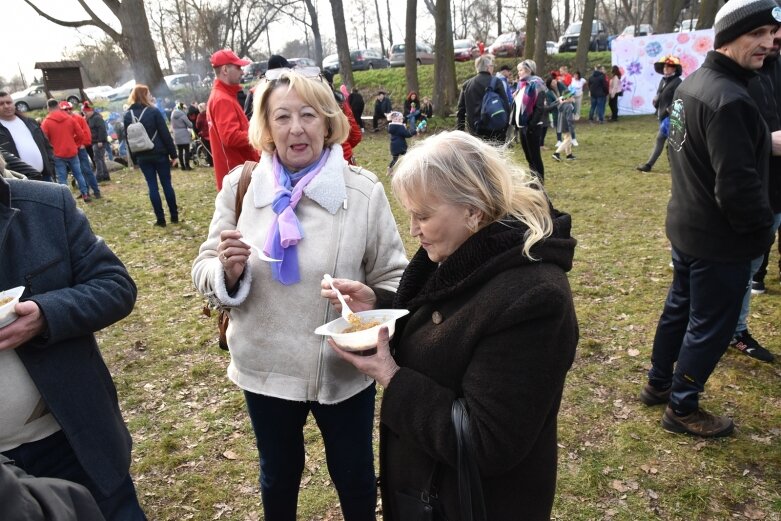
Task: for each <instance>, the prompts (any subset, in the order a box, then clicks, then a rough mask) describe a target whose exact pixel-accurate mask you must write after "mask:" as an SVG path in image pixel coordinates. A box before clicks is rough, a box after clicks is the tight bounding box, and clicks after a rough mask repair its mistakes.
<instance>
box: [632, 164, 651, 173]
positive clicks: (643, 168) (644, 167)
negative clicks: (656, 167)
mask: <svg viewBox="0 0 781 521" xmlns="http://www.w3.org/2000/svg"><path fill="white" fill-rule="evenodd" d="M635 170H639V171H641V172H650V171H651V165H649V164H648V163H644V164H642V165H640V166H637V167H635Z"/></svg>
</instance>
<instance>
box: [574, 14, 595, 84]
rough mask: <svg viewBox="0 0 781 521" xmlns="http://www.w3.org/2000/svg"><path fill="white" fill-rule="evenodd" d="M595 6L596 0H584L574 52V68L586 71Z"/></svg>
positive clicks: (586, 72)
mask: <svg viewBox="0 0 781 521" xmlns="http://www.w3.org/2000/svg"><path fill="white" fill-rule="evenodd" d="M596 8H597V0H586V2H585V5H584V6H583V17H582V18H581V24H580V35H579V36H578V51H577V53H576V54H575V70H579V71H584V74H588V71H586V60H587V59H588V49H589V47H590V46H591V25H592V23H593V22H594V11H595V10H596Z"/></svg>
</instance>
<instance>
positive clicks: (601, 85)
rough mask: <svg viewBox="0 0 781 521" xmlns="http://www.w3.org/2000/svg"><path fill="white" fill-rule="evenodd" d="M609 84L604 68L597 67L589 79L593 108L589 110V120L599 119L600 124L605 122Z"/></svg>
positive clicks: (589, 91)
mask: <svg viewBox="0 0 781 521" xmlns="http://www.w3.org/2000/svg"><path fill="white" fill-rule="evenodd" d="M607 92H608V83H607V77H605V72H604V67H602V66H601V65H597V66H595V67H594V72H593V73H591V76H590V77H589V79H588V93H589V96H590V97H591V108H590V109H589V110H588V120H589V121H594V118H597V119H598V120H599V122H600V123H604V122H605V102H606V101H607Z"/></svg>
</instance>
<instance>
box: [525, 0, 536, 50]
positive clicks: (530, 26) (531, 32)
mask: <svg viewBox="0 0 781 521" xmlns="http://www.w3.org/2000/svg"><path fill="white" fill-rule="evenodd" d="M536 43H537V0H529V3H528V4H527V8H526V44H525V45H524V46H523V57H524V58H534V50H535V48H536Z"/></svg>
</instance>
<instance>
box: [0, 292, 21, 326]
mask: <svg viewBox="0 0 781 521" xmlns="http://www.w3.org/2000/svg"><path fill="white" fill-rule="evenodd" d="M22 293H24V286H17V287H15V288H12V289H7V290H5V291H3V292H2V293H0V327H5V326H7V325H8V324H10V323H11V322H13V321H14V320H16V319H17V318H18V317H17V316H16V313H14V306H16V303H17V302H19V297H21V296H22Z"/></svg>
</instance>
